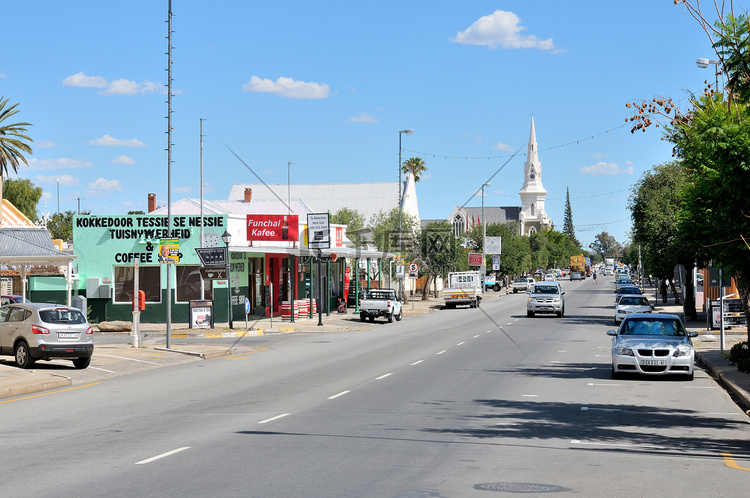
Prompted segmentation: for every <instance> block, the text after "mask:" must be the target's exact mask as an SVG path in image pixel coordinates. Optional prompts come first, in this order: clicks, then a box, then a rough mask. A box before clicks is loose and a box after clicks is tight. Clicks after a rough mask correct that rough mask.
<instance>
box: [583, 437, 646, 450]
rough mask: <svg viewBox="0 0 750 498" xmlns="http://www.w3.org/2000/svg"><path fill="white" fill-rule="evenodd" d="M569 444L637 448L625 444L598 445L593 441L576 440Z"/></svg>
mask: <svg viewBox="0 0 750 498" xmlns="http://www.w3.org/2000/svg"><path fill="white" fill-rule="evenodd" d="M570 444H585V445H590V446H623V447H626V448H632V447H634V446H637V445H635V444H626V443H599V442H594V441H580V440H578V439H573V440H572V441H570Z"/></svg>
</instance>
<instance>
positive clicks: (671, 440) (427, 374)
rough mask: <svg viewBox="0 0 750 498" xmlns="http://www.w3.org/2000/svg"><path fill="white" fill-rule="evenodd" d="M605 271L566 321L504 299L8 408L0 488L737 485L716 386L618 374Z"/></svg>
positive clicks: (420, 491) (332, 490)
mask: <svg viewBox="0 0 750 498" xmlns="http://www.w3.org/2000/svg"><path fill="white" fill-rule="evenodd" d="M603 280H604V282H602V283H600V284H599V285H598V286H595V285H593V284H592V282H591V280H586V281H583V282H563V286H564V289H565V290H566V291H567V294H566V301H567V302H566V317H565V318H563V319H558V318H556V317H554V316H553V315H550V316H540V315H538V316H537V318H533V319H531V318H526V312H525V299H526V296H525V295H524V294H518V295H509V296H503V297H502V298H501V299H496V300H493V301H491V302H487V303H485V304H483V305H482V307H481V308H480V309H468V308H459V309H456V310H443V311H439V312H435V313H430V314H426V315H423V316H420V317H419V318H414V319H412V320H406V319H405V320H403V321H402V322H398V323H395V322H394V323H393V324H388V325H387V326H383V327H373V328H372V329H369V330H366V331H360V332H344V333H325V334H322V333H309V334H291V335H279V336H264V337H246V338H243V339H242V342H241V344H239V346H241V347H242V348H244V349H242V350H241V351H239V354H235V355H232V356H230V357H225V358H217V359H211V360H206V361H192V362H187V363H182V364H175V365H171V366H168V367H164V368H158V369H148V370H143V371H138V372H133V373H131V374H130V375H125V376H118V377H115V378H111V379H108V380H106V381H104V382H101V383H90V384H76V385H75V386H74V387H75V389H71V390H65V391H61V392H55V393H51V394H49V395H44V396H37V397H29V398H25V399H18V400H12V401H10V402H5V403H2V404H0V420H2V424H0V435H1V438H0V441H2V443H1V444H2V451H0V468H2V469H3V472H2V474H3V477H2V487H1V488H0V490H2V491H0V494H2V495H6V496H42V495H43V496H73V495H75V496H218V495H224V496H262V497H267V496H306V497H307V496H315V497H317V496H321V497H323V496H347V497H349V496H367V497H380V496H382V497H426V496H435V497H437V496H447V497H467V496H468V497H470V496H478V497H479V496H484V497H486V496H489V495H488V494H487V491H485V490H483V489H481V488H483V487H484V488H485V489H490V490H505V491H511V492H518V491H521V490H530V489H536V490H540V491H541V490H545V489H546V490H548V491H558V494H561V493H562V494H569V495H573V494H575V495H577V496H628V497H632V496H657V495H658V496H681V497H682V496H697V495H711V496H744V495H745V494H746V490H747V480H748V478H749V477H750V474H748V472H750V441H749V438H748V418H747V416H746V415H744V414H743V413H742V411H741V410H740V409H739V408H738V407H737V406H736V405H735V404H734V403H733V402H732V401H731V400H730V399H729V398H728V397H727V395H726V393H725V392H724V391H723V390H722V389H721V388H720V387H719V386H718V385H717V384H716V383H715V382H714V381H713V380H712V379H710V378H709V377H707V376H706V374H705V373H703V372H702V371H697V372H696V377H695V380H694V381H693V382H688V381H683V380H669V379H661V378H658V379H652V378H635V379H627V380H618V381H613V380H611V378H610V363H609V360H610V358H609V344H610V338H609V337H607V336H606V335H605V331H606V330H607V329H608V328H612V327H613V326H612V325H611V323H612V313H613V311H612V307H611V301H612V299H613V294H612V286H611V285H610V284H611V282H609V279H603ZM544 486H547V488H544Z"/></svg>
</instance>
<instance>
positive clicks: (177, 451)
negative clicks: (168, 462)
mask: <svg viewBox="0 0 750 498" xmlns="http://www.w3.org/2000/svg"><path fill="white" fill-rule="evenodd" d="M189 449H190V446H183V447H182V448H177V449H176V450H172V451H168V452H166V453H162V454H161V455H156V456H155V457H151V458H147V459H145V460H141V461H140V462H135V464H136V465H143V464H144V463H151V462H153V461H154V460H158V459H160V458H164V457H168V456H169V455H174V454H175V453H179V452H181V451H185V450H189Z"/></svg>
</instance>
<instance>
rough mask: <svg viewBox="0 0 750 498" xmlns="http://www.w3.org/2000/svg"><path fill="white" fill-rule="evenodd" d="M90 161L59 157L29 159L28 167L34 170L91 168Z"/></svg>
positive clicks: (92, 165)
mask: <svg viewBox="0 0 750 498" xmlns="http://www.w3.org/2000/svg"><path fill="white" fill-rule="evenodd" d="M93 167H94V164H93V163H92V162H91V161H80V160H77V159H68V158H65V157H61V158H59V159H36V158H31V159H29V169H31V170H35V171H45V170H55V169H71V168H75V169H82V168H93Z"/></svg>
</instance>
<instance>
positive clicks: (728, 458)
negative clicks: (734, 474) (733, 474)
mask: <svg viewBox="0 0 750 498" xmlns="http://www.w3.org/2000/svg"><path fill="white" fill-rule="evenodd" d="M721 458H723V459H724V465H726V466H727V467H729V468H730V469H736V470H745V471H747V472H750V469H746V468H745V467H740V466H739V465H737V462H735V461H734V457H733V456H732V454H731V453H728V452H726V451H722V452H721Z"/></svg>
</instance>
